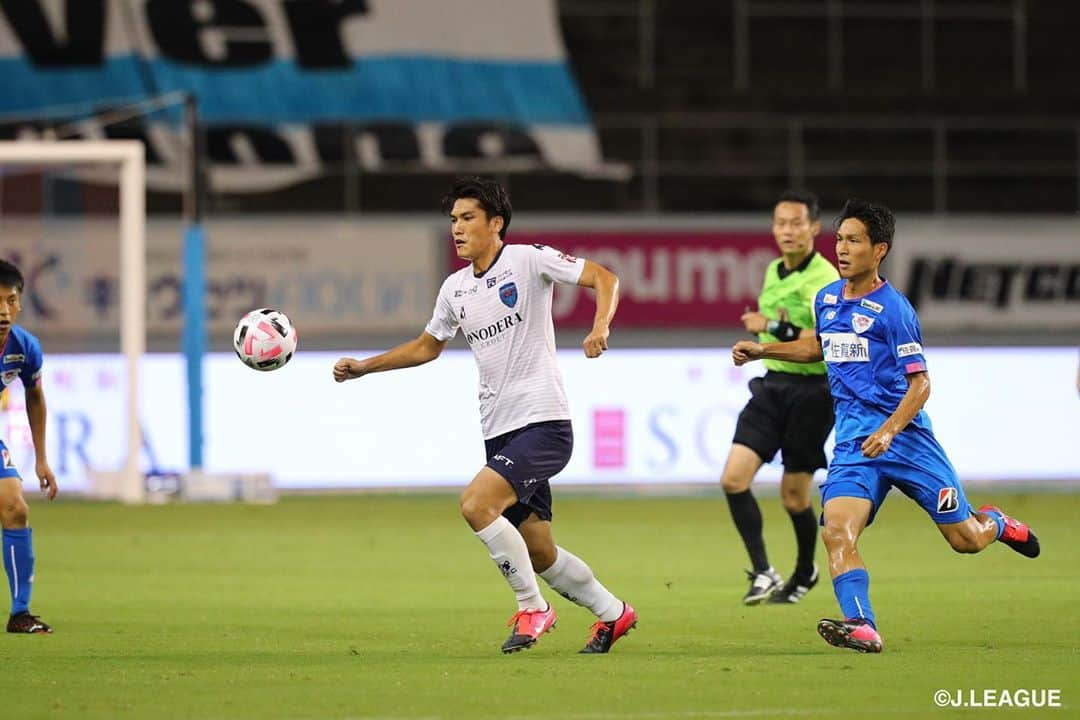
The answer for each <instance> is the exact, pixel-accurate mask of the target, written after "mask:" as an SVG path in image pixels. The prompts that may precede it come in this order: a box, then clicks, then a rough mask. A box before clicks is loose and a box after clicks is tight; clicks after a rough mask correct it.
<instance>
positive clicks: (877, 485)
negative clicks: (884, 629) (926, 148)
mask: <svg viewBox="0 0 1080 720" xmlns="http://www.w3.org/2000/svg"><path fill="white" fill-rule="evenodd" d="M894 229H895V221H894V219H893V214H892V212H891V211H890V210H889V209H888V208H886V207H884V206H882V205H875V204H872V203H868V202H865V201H863V200H854V199H853V200H849V201H848V203H847V204H846V205H845V206H844V210H843V212H842V213H841V215H840V218H839V227H838V230H837V235H836V256H837V267H838V268H839V270H840V278H841V279H840V280H838V281H836V282H834V283H832V284H830V285H826V286H825V287H824V288H822V289H821V290H820V291H819V292H818V295H817V298H816V300H815V303H814V309H815V317H816V325H817V327H816V330H817V332H816V337H807V338H800V339H798V340H795V341H793V342H785V343H771V344H764V345H762V344H760V343H756V342H747V341H743V342H738V343H736V344H735V347H734V348H732V359H733V360H734V361H735V364H736V365H742V364H744V363H746V362H749V361H750V360H757V359H759V358H775V359H777V360H788V361H794V362H818V361H821V360H822V359H824V360H825V364H826V368H827V371H828V376H829V388H830V391H831V393H832V396H833V402H834V404H835V409H836V450H835V451H834V455H833V460H832V463H831V464H830V465H829V473H828V476H827V478H826V480H825V482H824V484H822V486H821V504H822V524H823V526H824V527H823V529H822V533H821V537H822V540H823V541H824V542H825V547H826V549H827V550H828V553H829V570H830V572H831V573H832V578H833V589H834V590H835V592H836V599H837V601H838V602H839V603H840V609H841V611H842V612H843V615H844V619H843V620H828V619H825V620H821V621H820V622H819V623H818V633H819V634H820V635H821V636H822V637H823V638H825V640H826V641H828V642H829V643H830V644H832V645H835V646H837V647H845V648H851V649H853V650H858V651H861V652H881V649H882V642H881V636H880V635H879V634H878V632H877V624H876V622H875V620H874V612H873V610H872V609H871V608H870V597H869V594H868V592H869V587H870V576H869V575H868V574H867V571H866V566H865V565H864V564H863V561H862V557H861V556H860V555H859V549H858V541H859V537H860V535H862V532H863V530H865V529H866V527H867V526H868V525H869V524H870V523H872V522H873V520H874V515H875V513H876V512H877V510H878V508H880V507H881V503H882V502H883V501H884V500H885V494H886V493H887V492H888V491H889V489H890V488H891V487H896V488H897V489H899V490H900V491H901V492H903V493H904V494H905V495H907V496H908V497H909V498H911V499H912V500H914V501H915V502H917V503H919V505H920V506H922V508H923V509H924V510H925V511H926V512H927V514H929V515H930V517H931V518H933V521H934V522H935V523H936V524H937V526H938V529H939V530H940V531H941V534H942V535H943V536H944V537H945V539H946V540H947V541H948V543H949V545H951V546H952V548H953V549H954V550H956V551H957V552H962V553H976V552H979V551H980V550H983V549H984V548H986V547H987V546H988V545H990V543H992V542H994V541H995V540H1000V541H1002V542H1004V543H1005V544H1006V545H1008V546H1009V547H1011V548H1012V549H1014V550H1016V551H1017V552H1019V553H1020V554H1021V555H1025V556H1027V557H1032V558H1033V557H1037V556H1038V554H1039V541H1038V538H1036V537H1035V533H1033V532H1032V531H1031V529H1030V528H1029V527H1028V526H1027V525H1025V524H1024V523H1021V522H1019V521H1017V520H1015V519H1013V518H1011V517H1009V516H1008V515H1005V513H1003V512H1001V510H999V509H998V508H996V507H993V506H991V505H985V506H983V507H981V508H979V510H978V512H976V511H975V510H974V509H973V508H972V507H971V505H969V504H968V501H967V498H966V497H965V496H964V490H963V488H962V487H961V486H960V481H959V478H958V477H957V475H956V470H954V469H953V466H952V464H951V463H950V462H949V459H948V457H946V455H945V451H944V450H943V449H942V448H941V445H940V444H938V441H937V439H936V438H935V437H934V433H933V430H932V429H931V427H930V419H929V418H928V417H927V415H926V413H925V412H923V410H922V407H923V405H924V404H925V403H926V400H927V398H928V397H929V396H930V376H929V375H928V374H927V369H926V358H925V357H924V356H923V347H922V337H921V332H920V329H919V319H918V317H917V316H916V315H915V310H914V308H912V307H911V303H910V302H908V299H907V298H906V297H904V296H903V295H902V294H901V293H900V292H899V291H898V290H896V289H895V288H894V287H893V286H892V285H890V284H889V283H888V282H887V281H885V280H884V279H883V278H881V276H880V275H878V267H879V266H880V264H881V261H882V260H884V259H885V256H886V254H888V252H889V250H890V249H891V248H892V241H893V234H894Z"/></svg>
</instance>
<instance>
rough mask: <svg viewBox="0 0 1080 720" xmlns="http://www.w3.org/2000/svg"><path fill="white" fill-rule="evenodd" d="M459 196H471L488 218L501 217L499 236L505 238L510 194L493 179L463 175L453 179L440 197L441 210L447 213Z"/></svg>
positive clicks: (509, 214)
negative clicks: (448, 188)
mask: <svg viewBox="0 0 1080 720" xmlns="http://www.w3.org/2000/svg"><path fill="white" fill-rule="evenodd" d="M460 198H472V199H473V200H476V202H477V204H478V205H480V207H482V208H483V209H484V212H486V213H487V216H488V218H493V217H501V218H502V219H503V226H502V230H500V231H499V238H500V239H502V240H505V239H506V231H507V230H508V229H510V216H511V214H512V213H513V208H512V207H510V196H509V195H508V194H507V193H506V190H505V189H504V188H503V186H502V185H500V184H499V183H497V182H495V181H494V180H488V179H486V178H482V177H477V176H476V175H463V176H461V177H459V178H456V179H455V180H454V184H453V185H451V186H450V190H449V191H447V193H446V195H444V196H443V199H442V210H443V212H444V213H446V214H447V215H449V214H450V211H451V210H452V209H453V208H454V202H456V201H457V200H459V199H460Z"/></svg>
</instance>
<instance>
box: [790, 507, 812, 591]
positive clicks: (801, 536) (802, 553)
mask: <svg viewBox="0 0 1080 720" xmlns="http://www.w3.org/2000/svg"><path fill="white" fill-rule="evenodd" d="M788 515H790V516H791V524H792V525H794V526H795V543H796V544H797V545H798V547H799V555H798V558H797V559H796V560H795V575H796V576H797V577H798V578H799V579H800V580H803V581H809V580H810V576H811V575H813V574H814V546H815V545H816V544H817V531H818V523H817V518H816V517H815V516H814V506H813V505H811V506H810V507H808V508H806V509H805V510H800V511H798V512H791V511H790V510H788Z"/></svg>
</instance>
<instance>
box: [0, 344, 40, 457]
mask: <svg viewBox="0 0 1080 720" xmlns="http://www.w3.org/2000/svg"><path fill="white" fill-rule="evenodd" d="M15 378H19V379H20V380H22V384H23V387H28V388H32V387H37V386H38V384H39V383H40V382H41V343H39V342H38V339H37V338H36V337H34V336H33V335H31V334H30V333H28V332H27V331H26V330H23V329H22V328H21V327H19V326H18V325H12V326H11V330H10V332H8V336H7V342H6V343H4V349H3V353H2V354H0V380H3V387H2V388H0V392H7V391H8V386H9V385H11V383H13V382H15ZM18 476H19V471H18V469H17V468H16V467H15V463H14V461H13V460H12V458H11V452H10V451H9V450H8V448H7V445H5V444H4V442H3V440H2V439H0V477H18Z"/></svg>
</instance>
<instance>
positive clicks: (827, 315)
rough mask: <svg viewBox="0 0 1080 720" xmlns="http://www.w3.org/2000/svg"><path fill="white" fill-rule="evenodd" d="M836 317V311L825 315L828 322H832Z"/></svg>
mask: <svg viewBox="0 0 1080 720" xmlns="http://www.w3.org/2000/svg"><path fill="white" fill-rule="evenodd" d="M835 317H836V311H835V310H830V311H829V312H827V313H825V319H826V320H832V319H833V318H835Z"/></svg>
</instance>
